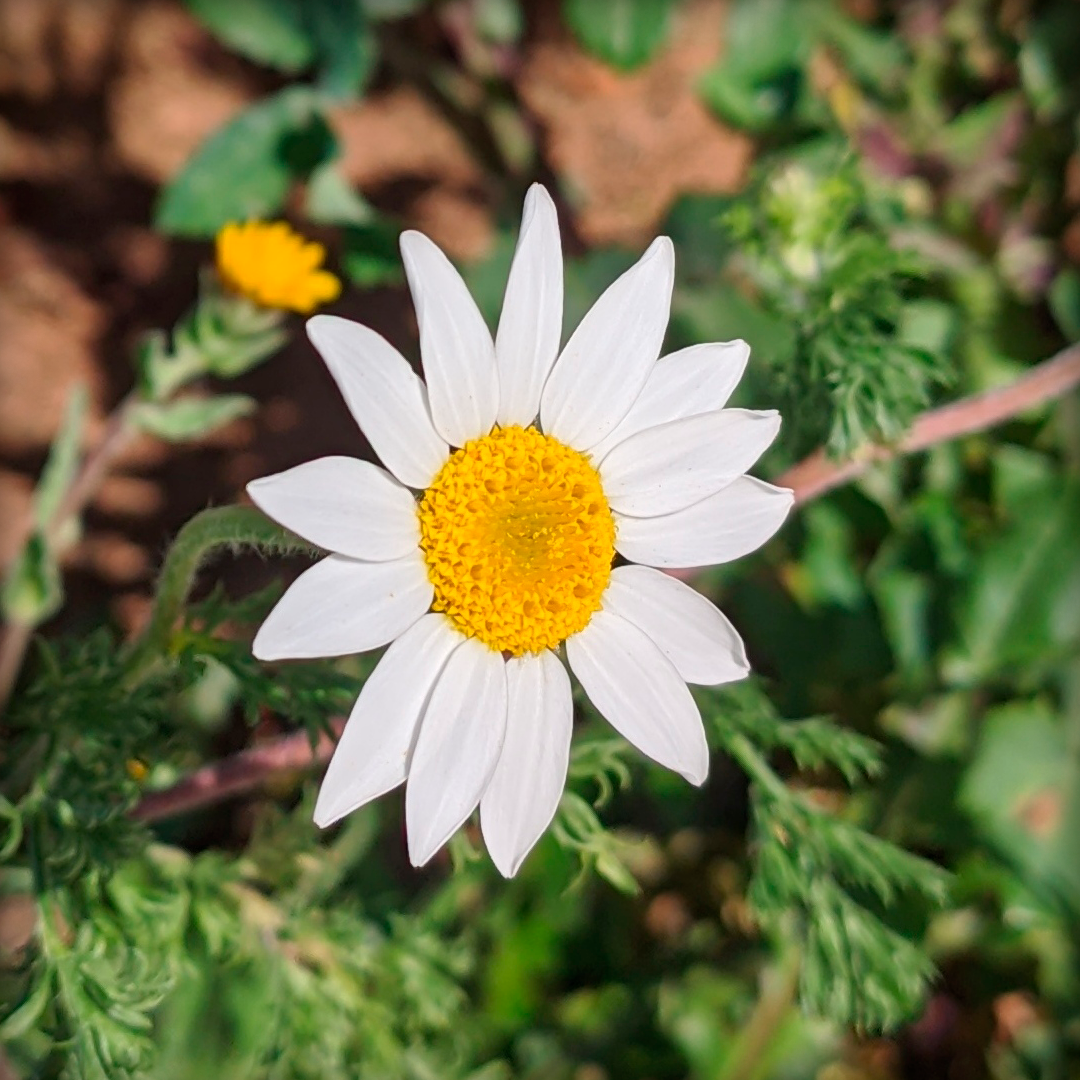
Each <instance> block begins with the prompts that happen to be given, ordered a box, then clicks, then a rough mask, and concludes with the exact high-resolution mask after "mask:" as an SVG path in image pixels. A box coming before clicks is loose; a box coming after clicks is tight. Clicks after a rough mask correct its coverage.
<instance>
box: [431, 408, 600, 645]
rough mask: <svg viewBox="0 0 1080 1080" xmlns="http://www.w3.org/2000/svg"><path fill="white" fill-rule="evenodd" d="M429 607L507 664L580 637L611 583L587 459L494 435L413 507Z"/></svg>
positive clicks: (451, 465) (471, 447) (522, 431)
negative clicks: (431, 598) (502, 655)
mask: <svg viewBox="0 0 1080 1080" xmlns="http://www.w3.org/2000/svg"><path fill="white" fill-rule="evenodd" d="M419 515H420V534H421V539H420V547H421V549H422V550H423V552H424V558H425V560H426V561H427V567H428V576H429V577H430V578H431V582H432V584H433V585H434V586H435V602H434V604H433V607H434V609H435V610H436V611H442V612H445V613H446V615H447V616H449V618H450V620H451V621H452V622H453V623H454V625H455V626H456V627H457V628H458V629H459V630H460V631H461V632H462V633H463V634H466V635H468V636H469V637H477V638H479V639H480V640H481V641H482V642H483V643H484V644H485V645H488V646H490V647H491V648H492V649H497V650H499V651H501V652H508V653H511V654H512V655H514V656H522V655H523V654H525V653H537V652H540V651H541V650H543V649H550V648H552V647H554V646H556V645H558V644H559V642H561V641H562V640H563V639H564V638H567V637H569V636H570V635H571V634H576V633H577V632H578V631H579V630H583V629H584V628H585V626H586V624H587V623H588V621H589V619H590V617H591V616H592V614H593V612H595V611H596V610H598V609H599V607H600V597H601V596H602V595H603V593H604V589H606V588H607V584H608V579H609V578H610V576H611V562H612V559H613V558H614V556H615V522H614V519H613V518H612V516H611V510H610V509H609V508H608V504H607V499H606V498H605V497H604V491H603V488H602V487H601V486H600V477H599V476H598V475H597V473H596V470H595V469H594V468H593V467H592V465H591V464H590V463H589V459H588V458H587V457H585V455H584V454H581V453H579V452H578V451H577V450H571V449H570V447H568V446H564V445H563V444H562V443H560V442H558V441H557V440H556V439H553V438H551V437H550V436H549V435H543V434H541V433H540V432H539V431H537V430H536V429H535V428H522V427H518V426H516V425H515V426H513V427H507V428H496V429H495V430H494V431H492V433H491V434H490V435H485V436H484V437H483V438H480V439H473V440H472V441H471V442H468V443H466V444H465V446H463V447H462V448H461V449H460V450H456V451H455V452H454V453H453V454H452V455H451V456H450V460H449V461H447V463H446V464H445V465H444V466H443V467H442V468H441V469H440V470H439V473H438V475H437V476H436V477H435V479H434V480H433V481H432V482H431V486H430V487H429V488H428V489H427V491H426V492H424V497H423V499H421V501H420V506H419Z"/></svg>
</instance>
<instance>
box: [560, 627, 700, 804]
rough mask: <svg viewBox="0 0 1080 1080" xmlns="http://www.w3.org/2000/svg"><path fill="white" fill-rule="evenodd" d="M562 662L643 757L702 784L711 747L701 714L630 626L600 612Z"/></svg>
mask: <svg viewBox="0 0 1080 1080" xmlns="http://www.w3.org/2000/svg"><path fill="white" fill-rule="evenodd" d="M566 657H567V659H568V660H569V661H570V667H571V669H572V670H573V672H574V674H575V675H576V676H577V677H578V679H579V680H580V681H581V685H582V686H583V687H584V689H585V693H586V694H588V695H589V700H590V701H591V702H592V703H593V705H595V706H596V709H597V711H598V712H599V713H600V715H601V716H603V717H604V719H605V720H607V721H608V723H609V724H611V726H612V727H613V728H615V730H616V731H618V732H619V734H620V735H623V736H624V737H625V738H627V739H629V740H630V742H632V743H633V744H634V745H635V746H636V747H637V748H638V749H639V750H640V751H641V752H642V753H643V754H645V755H647V756H648V757H651V758H652V759H653V761H658V762H659V763H660V764H661V765H664V766H666V767H667V768H669V769H674V770H675V772H677V773H680V774H681V775H682V776H684V777H685V778H686V779H687V780H689V781H690V783H691V784H702V783H704V782H705V777H706V776H707V775H708V772H709V747H708V745H707V743H706V742H705V729H704V727H703V725H702V723H701V714H700V713H699V712H698V707H697V705H696V704H695V703H694V699H693V698H692V697H691V696H690V691H689V690H688V689H687V686H686V683H685V682H683V680H682V679H681V678H680V677H679V673H678V672H677V671H676V670H675V666H674V665H673V664H672V663H671V661H670V660H669V659H668V658H667V657H666V656H664V654H663V653H662V652H661V651H660V649H659V647H658V646H657V645H656V644H654V643H653V641H652V640H651V639H650V638H649V636H648V635H647V634H646V633H645V632H644V631H643V630H639V629H638V628H637V627H636V626H634V624H633V623H630V622H627V621H626V619H623V618H620V617H619V616H618V615H613V614H611V612H609V611H604V610H601V611H598V612H596V614H595V615H593V617H592V619H591V620H590V621H589V625H588V626H586V627H585V629H584V630H582V631H580V633H577V634H574V635H573V637H569V638H567V639H566Z"/></svg>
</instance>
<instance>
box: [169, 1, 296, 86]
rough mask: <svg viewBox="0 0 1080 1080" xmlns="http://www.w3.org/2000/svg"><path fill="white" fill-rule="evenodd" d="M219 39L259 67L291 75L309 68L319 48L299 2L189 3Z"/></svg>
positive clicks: (196, 16) (190, 7)
mask: <svg viewBox="0 0 1080 1080" xmlns="http://www.w3.org/2000/svg"><path fill="white" fill-rule="evenodd" d="M185 3H186V4H187V6H188V9H189V10H190V11H191V12H192V14H193V15H194V16H195V18H197V19H198V20H199V21H200V22H201V23H202V24H203V25H204V26H205V27H206V28H207V29H208V30H209V31H210V32H211V33H212V34H213V35H214V36H215V37H216V38H218V40H220V41H221V42H223V43H224V44H225V45H228V46H229V48H231V49H235V50H236V52H238V53H240V54H241V55H242V56H246V57H247V58H248V59H249V60H254V61H255V62H256V63H257V64H266V65H267V66H268V67H273V68H277V69H278V70H279V71H284V72H286V73H287V74H294V73H296V72H298V71H302V70H303V69H304V68H306V67H307V66H308V65H309V64H310V63H311V62H312V60H313V59H314V57H315V47H314V45H313V43H312V41H311V37H310V36H309V34H308V32H307V27H306V26H305V23H304V16H303V10H302V8H301V7H300V5H299V4H298V3H297V2H296V0H228V3H221V2H220V0H185Z"/></svg>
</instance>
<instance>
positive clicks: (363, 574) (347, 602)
mask: <svg viewBox="0 0 1080 1080" xmlns="http://www.w3.org/2000/svg"><path fill="white" fill-rule="evenodd" d="M434 592H435V590H434V589H433V588H432V585H431V582H430V581H429V580H428V575H427V567H426V566H425V564H424V559H423V556H422V555H421V553H420V551H419V549H418V550H416V551H415V552H413V553H412V554H410V555H407V556H405V558H403V559H394V560H392V561H389V562H360V561H358V560H357V559H349V558H346V557H345V556H344V555H328V556H327V557H326V558H325V559H323V560H322V561H321V562H317V563H316V564H315V565H314V566H313V567H311V569H310V570H305V571H304V572H303V573H302V574H301V575H300V576H299V577H298V578H297V579H296V580H295V581H294V582H293V583H292V584H291V585H290V586H289V588H288V589H287V590H286V592H285V595H284V596H283V597H282V598H281V599H280V600H279V601H278V602H277V605H276V606H275V607H274V609H273V611H271V612H270V614H269V615H267V617H266V621H265V622H264V623H263V624H262V626H260V627H259V632H258V633H257V634H256V635H255V640H254V642H253V643H252V646H251V651H252V652H253V653H254V654H255V656H256V657H257V658H258V659H259V660H300V659H310V658H312V657H316V656H346V655H348V654H349V653H359V652H366V651H367V650H368V649H377V648H378V647H379V646H380V645H385V644H386V643H387V642H388V641H393V640H394V638H396V637H397V636H398V635H399V634H403V633H404V632H405V631H406V630H408V629H409V627H410V626H412V624H413V623H414V622H416V620H417V619H419V618H420V616H421V615H423V614H424V612H426V611H427V610H428V608H429V607H431V601H432V597H433V596H434Z"/></svg>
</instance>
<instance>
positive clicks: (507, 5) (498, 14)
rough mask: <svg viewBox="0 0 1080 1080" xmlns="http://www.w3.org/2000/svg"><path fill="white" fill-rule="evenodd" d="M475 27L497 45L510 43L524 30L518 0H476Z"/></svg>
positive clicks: (516, 39)
mask: <svg viewBox="0 0 1080 1080" xmlns="http://www.w3.org/2000/svg"><path fill="white" fill-rule="evenodd" d="M476 29H477V30H478V31H479V32H480V34H481V35H482V36H483V37H485V38H486V39H487V40H488V41H493V42H495V43H496V44H497V45H512V44H514V42H516V41H519V40H520V39H521V35H522V34H523V33H524V32H525V17H524V15H523V14H522V11H521V5H520V3H519V0H478V3H477V5H476Z"/></svg>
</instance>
